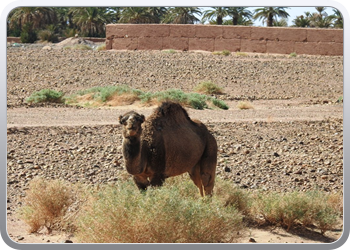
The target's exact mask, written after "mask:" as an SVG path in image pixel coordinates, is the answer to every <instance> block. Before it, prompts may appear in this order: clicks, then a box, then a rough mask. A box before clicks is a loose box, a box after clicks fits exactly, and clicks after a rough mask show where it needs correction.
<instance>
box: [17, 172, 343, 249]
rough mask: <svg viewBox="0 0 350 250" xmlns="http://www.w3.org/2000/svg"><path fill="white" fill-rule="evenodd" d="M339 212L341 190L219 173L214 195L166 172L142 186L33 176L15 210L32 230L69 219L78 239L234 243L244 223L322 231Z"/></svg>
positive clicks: (59, 224) (59, 225)
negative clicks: (271, 187) (237, 179)
mask: <svg viewBox="0 0 350 250" xmlns="http://www.w3.org/2000/svg"><path fill="white" fill-rule="evenodd" d="M342 211H343V205H342V195H341V194H336V193H333V194H328V193H325V192H321V191H318V190H313V191H308V192H298V191H295V192H292V193H277V192H266V191H262V190H255V191H254V192H253V191H247V190H243V189H239V188H238V187H236V186H233V185H232V183H231V182H229V181H225V180H221V179H219V178H217V179H216V184H215V189H214V196H213V197H211V198H208V197H206V198H201V197H200V195H199V193H198V189H197V188H196V186H195V185H194V184H193V183H192V181H191V180H190V178H188V176H178V177H174V178H170V179H167V180H166V182H165V183H164V185H163V186H162V187H160V188H149V189H148V190H147V191H146V192H140V191H139V190H138V189H137V187H136V186H135V184H134V183H133V181H132V180H131V179H130V178H126V179H121V180H119V181H118V182H116V183H115V184H113V185H107V184H106V185H100V186H99V187H98V188H95V187H91V186H85V185H80V186H77V185H71V184H70V183H68V182H66V181H61V180H45V179H40V178H37V179H34V180H32V181H31V182H30V184H29V188H28V189H27V191H26V197H25V200H24V206H23V207H22V208H21V210H20V212H21V215H22V218H23V219H24V221H25V222H26V223H27V224H28V225H30V228H31V229H30V230H31V232H37V231H39V230H40V229H41V228H43V227H46V228H47V229H48V230H49V231H50V230H52V229H58V230H63V227H62V225H67V221H69V222H70V230H71V232H73V233H74V234H75V235H76V236H77V238H78V239H79V241H80V242H83V243H218V242H220V243H228V242H236V241H237V239H238V238H239V237H240V235H242V232H244V231H245V229H246V227H245V225H246V222H251V225H255V226H257V227H261V226H264V225H275V226H282V227H284V228H285V229H286V230H287V231H288V230H290V229H291V228H293V227H295V226H303V227H305V228H310V229H313V230H315V228H316V229H317V230H320V233H321V234H324V233H325V232H326V231H328V230H332V229H334V228H335V226H336V225H338V224H337V223H339V220H340V219H341V216H342ZM67 218H69V219H68V220H67ZM169 225H171V226H169ZM66 228H67V226H65V229H64V230H66Z"/></svg>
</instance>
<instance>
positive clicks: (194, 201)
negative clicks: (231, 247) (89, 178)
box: [77, 178, 242, 243]
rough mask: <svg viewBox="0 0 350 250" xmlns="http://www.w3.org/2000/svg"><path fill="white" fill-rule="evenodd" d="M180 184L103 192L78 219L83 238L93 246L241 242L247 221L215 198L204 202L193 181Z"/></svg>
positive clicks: (126, 185)
mask: <svg viewBox="0 0 350 250" xmlns="http://www.w3.org/2000/svg"><path fill="white" fill-rule="evenodd" d="M176 181H177V180H174V178H173V180H172V179H170V182H166V183H165V185H164V186H163V187H161V188H150V189H149V190H147V192H145V193H140V192H139V190H137V188H136V187H135V185H134V183H132V182H130V181H129V182H123V183H119V185H118V186H115V187H111V186H109V187H105V188H103V189H101V190H100V192H98V193H95V194H94V197H95V199H94V202H91V203H88V204H87V205H86V206H85V208H84V211H83V213H81V216H80V218H79V219H78V235H77V236H78V238H79V239H80V240H81V242H91V243H102V242H104V243H114V242H118V243H204V242H233V241H234V239H235V237H238V236H237V232H238V231H239V230H241V229H242V217H241V215H240V214H239V212H238V211H237V210H236V209H234V207H232V206H228V207H223V206H222V203H221V202H220V201H219V200H217V199H215V197H213V198H212V199H202V198H200V197H199V195H198V190H196V189H197V188H196V187H195V186H194V185H193V183H192V182H191V181H190V180H185V181H182V182H181V185H177V184H176ZM174 182H175V185H174Z"/></svg>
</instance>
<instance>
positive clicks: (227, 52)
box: [213, 50, 231, 56]
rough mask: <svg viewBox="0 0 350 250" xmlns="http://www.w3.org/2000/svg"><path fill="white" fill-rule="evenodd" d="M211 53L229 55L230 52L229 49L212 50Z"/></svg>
mask: <svg viewBox="0 0 350 250" xmlns="http://www.w3.org/2000/svg"><path fill="white" fill-rule="evenodd" d="M213 55H222V56H229V55H231V52H230V51H229V50H223V51H214V52H213Z"/></svg>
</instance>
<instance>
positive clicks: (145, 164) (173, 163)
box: [119, 102, 217, 196]
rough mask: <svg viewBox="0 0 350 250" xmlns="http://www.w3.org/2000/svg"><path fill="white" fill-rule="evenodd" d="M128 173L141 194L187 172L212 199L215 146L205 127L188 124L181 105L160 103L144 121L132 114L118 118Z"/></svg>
mask: <svg viewBox="0 0 350 250" xmlns="http://www.w3.org/2000/svg"><path fill="white" fill-rule="evenodd" d="M119 122H120V124H122V125H123V156H124V161H125V165H126V169H127V171H128V172H129V173H130V174H132V175H133V179H134V181H135V183H136V185H137V187H138V188H139V189H141V190H145V189H147V187H148V186H149V185H151V186H161V185H162V184H163V182H164V180H165V179H166V178H168V177H171V176H176V175H180V174H183V173H185V172H188V173H189V174H190V177H191V179H192V180H193V182H194V184H195V185H196V186H197V187H198V188H199V191H200V194H201V196H203V190H204V192H205V194H206V195H212V192H213V187H214V181H215V172H216V162H217V143H216V140H215V138H214V137H213V136H212V135H211V134H210V132H209V131H208V129H207V127H206V126H205V125H204V124H203V123H201V122H200V121H198V120H191V119H190V117H189V116H188V114H187V112H186V110H185V109H184V108H182V106H181V105H180V104H177V103H173V102H164V103H162V104H161V105H160V106H159V107H158V108H157V109H156V110H155V111H154V112H153V114H152V115H150V116H149V117H148V118H147V120H145V117H144V116H143V115H140V114H138V113H136V112H134V111H131V112H128V113H126V114H124V115H123V116H120V117H119Z"/></svg>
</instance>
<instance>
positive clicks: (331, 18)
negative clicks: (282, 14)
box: [292, 7, 343, 28]
mask: <svg viewBox="0 0 350 250" xmlns="http://www.w3.org/2000/svg"><path fill="white" fill-rule="evenodd" d="M315 9H316V11H317V12H315V13H310V12H305V13H304V14H305V15H300V16H297V17H296V18H295V19H294V20H293V25H292V26H293V27H311V28H343V17H342V15H341V13H340V11H339V10H337V9H334V8H333V15H328V14H327V13H326V12H325V7H315Z"/></svg>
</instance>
